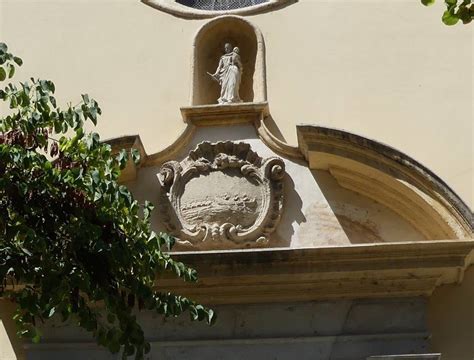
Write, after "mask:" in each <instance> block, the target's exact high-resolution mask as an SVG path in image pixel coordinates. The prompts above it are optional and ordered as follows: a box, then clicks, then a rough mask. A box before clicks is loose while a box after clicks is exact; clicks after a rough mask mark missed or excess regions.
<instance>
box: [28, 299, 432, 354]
mask: <svg viewBox="0 0 474 360" xmlns="http://www.w3.org/2000/svg"><path fill="white" fill-rule="evenodd" d="M425 310H426V301H425V299H422V298H401V299H394V300H382V299H379V300H337V301H322V302H301V303H279V304H275V303H265V304H258V305H257V304H249V305H233V306H217V307H216V311H217V313H218V316H219V320H218V322H217V323H216V324H215V325H214V326H211V327H210V326H207V325H206V324H203V323H191V322H190V321H189V319H187V318H185V317H181V318H176V319H172V318H169V319H163V318H161V317H160V316H159V315H158V314H156V313H149V312H140V313H138V314H137V316H138V318H139V321H140V322H141V323H142V324H143V327H144V330H145V333H146V334H148V336H149V337H148V339H149V340H150V341H151V343H152V352H151V353H150V354H149V355H147V357H146V359H173V360H176V359H179V360H187V359H192V360H200V359H203V360H208V359H221V360H234V359H235V360H241V359H248V360H254V359H255V360H257V359H258V360H262V359H264V360H266V359H277V360H293V359H303V360H314V359H318V360H365V359H366V358H367V357H368V356H371V355H376V354H387V353H388V354H406V353H426V352H427V348H428V345H429V334H428V333H427V332H426V325H425ZM43 332H44V334H45V338H44V343H41V344H39V345H32V346H30V347H29V348H28V358H29V359H33V360H37V359H48V360H56V359H61V360H62V359H65V358H67V359H70V360H75V359H81V360H82V359H109V358H113V357H111V356H110V355H109V354H107V353H106V352H104V351H101V349H99V348H98V347H97V345H95V344H94V343H93V342H91V341H90V338H89V335H87V334H84V333H82V332H79V331H78V330H77V328H74V327H71V326H65V325H62V324H59V323H58V324H57V325H56V326H51V325H48V327H47V328H44V329H43ZM430 360H431V359H430Z"/></svg>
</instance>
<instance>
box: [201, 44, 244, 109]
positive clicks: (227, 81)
mask: <svg viewBox="0 0 474 360" xmlns="http://www.w3.org/2000/svg"><path fill="white" fill-rule="evenodd" d="M224 51H225V54H224V55H222V56H221V58H220V60H219V65H218V66H217V70H216V72H215V73H214V74H211V73H208V74H209V75H210V76H211V77H212V78H213V79H214V80H215V81H217V82H218V83H219V85H220V86H221V95H220V97H219V99H217V102H218V103H219V104H229V103H239V102H242V100H241V99H240V96H239V88H240V79H241V77H242V70H243V68H242V62H241V61H240V55H239V52H240V51H239V48H238V47H234V48H233V49H232V45H231V44H229V43H227V44H225V46H224Z"/></svg>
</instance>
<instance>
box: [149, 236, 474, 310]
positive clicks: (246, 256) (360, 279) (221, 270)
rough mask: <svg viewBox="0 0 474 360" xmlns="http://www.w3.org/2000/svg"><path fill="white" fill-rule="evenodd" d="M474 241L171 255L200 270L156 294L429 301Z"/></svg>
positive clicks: (458, 274) (458, 273)
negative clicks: (421, 298) (188, 279)
mask: <svg viewBox="0 0 474 360" xmlns="http://www.w3.org/2000/svg"><path fill="white" fill-rule="evenodd" d="M473 249H474V241H473V240H465V241H460V240H458V241H449V240H448V241H446V240H438V241H426V242H404V243H386V244H370V245H354V246H347V247H327V248H305V249H267V250H251V251H248V250H241V251H200V252H178V253H173V256H174V258H175V259H176V260H179V261H182V262H184V263H186V264H188V265H190V266H193V267H194V268H195V269H197V270H198V273H199V281H198V283H197V284H188V283H183V282H182V281H179V280H175V279H171V278H167V277H164V278H159V279H157V286H158V287H159V288H160V290H166V291H171V292H176V293H179V294H181V295H185V296H189V297H191V298H193V299H196V300H198V301H201V302H204V303H208V304H232V303H263V302H286V301H312V300H325V299H338V298H384V297H409V296H429V295H431V293H432V292H433V291H434V289H435V288H436V287H437V286H439V285H442V284H450V283H459V282H461V281H462V278H463V274H464V271H465V270H466V268H467V267H468V265H469V264H470V263H471V262H472V257H473Z"/></svg>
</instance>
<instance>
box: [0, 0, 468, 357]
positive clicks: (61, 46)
mask: <svg viewBox="0 0 474 360" xmlns="http://www.w3.org/2000/svg"><path fill="white" fill-rule="evenodd" d="M0 11H1V15H0V17H1V18H0V19H1V21H2V24H1V28H0V30H1V32H2V35H5V41H6V42H8V43H9V44H10V46H11V48H12V49H13V50H14V51H15V52H18V54H19V55H20V56H22V57H23V58H24V59H25V60H28V61H26V64H25V66H24V67H23V68H22V69H21V73H19V75H20V76H25V77H28V76H29V75H31V74H35V76H36V75H39V76H41V77H47V78H51V79H53V80H54V81H55V82H56V85H57V89H58V94H60V95H59V96H64V100H65V101H66V100H70V99H71V98H74V97H75V96H77V95H78V94H80V93H81V92H85V91H87V92H89V93H90V94H91V95H93V96H94V98H96V99H97V100H98V101H99V103H100V104H101V107H102V109H103V111H104V115H103V119H102V121H101V122H100V123H99V128H98V132H99V133H100V134H101V137H102V138H103V139H104V141H107V142H108V143H109V144H111V146H112V147H113V148H114V149H116V150H117V151H118V150H120V149H122V148H125V149H137V150H139V152H140V153H141V155H142V156H141V157H142V160H141V162H140V164H139V165H133V164H132V163H130V164H129V165H128V166H127V168H126V169H125V170H124V172H123V174H122V181H123V183H124V184H125V185H127V187H129V189H130V190H131V191H132V192H133V194H134V196H135V197H136V198H137V199H139V200H141V201H145V200H150V201H152V202H153V203H155V204H156V205H157V207H156V210H155V211H154V215H153V218H152V226H153V227H154V229H155V230H157V231H166V232H168V233H170V234H172V235H174V236H175V237H176V239H177V243H176V245H175V247H174V249H173V255H174V256H175V257H176V258H177V259H180V261H183V262H184V263H186V264H189V265H191V266H192V267H194V268H195V269H196V270H198V273H199V281H198V283H197V284H187V283H182V282H179V281H177V280H174V279H171V278H167V277H160V278H158V279H157V286H158V287H159V288H161V289H163V290H169V291H173V292H176V293H179V294H183V295H186V296H188V297H190V298H193V299H196V300H198V301H200V302H201V303H203V304H206V305H209V306H212V307H213V308H215V309H216V311H217V314H218V321H217V323H216V324H215V325H214V326H211V327H209V326H207V325H205V324H198V323H191V322H189V321H188V319H187V317H186V318H185V317H182V318H176V319H162V318H161V317H160V316H158V315H157V314H151V313H148V312H146V311H144V312H139V313H137V316H138V317H139V318H140V320H141V323H142V324H143V327H144V330H145V333H146V334H147V336H148V338H149V340H150V342H151V344H152V351H151V353H150V354H149V355H147V356H148V357H147V359H223V360H227V359H279V360H280V359H281V360H285V359H294V358H297V359H321V360H326V359H327V360H366V359H367V360H369V359H371V360H382V359H384V360H389V359H412V360H413V359H420V360H421V359H424V360H427V359H429V360H434V359H443V360H471V359H473V358H474V348H473V341H472V340H473V338H474V320H473V318H474V309H473V308H474V306H473V300H474V267H472V266H471V265H472V263H473V262H474V241H473V226H474V225H473V215H472V210H471V209H472V204H473V193H472V184H473V169H472V163H473V154H472V141H473V132H472V106H471V105H472V81H471V77H472V30H471V29H470V28H469V26H465V27H464V26H462V25H459V26H456V27H446V26H445V25H443V24H442V23H441V21H440V14H441V13H442V4H437V5H436V6H434V7H433V8H424V7H422V5H421V4H419V3H418V2H417V1H414V2H413V3H411V2H410V3H409V2H402V1H389V2H361V1H345V2H343V1H334V2H325V1H319V0H300V1H292V0H266V1H265V0H242V1H240V0H239V1H236V0H234V1H218V0H214V1H211V0H193V1H190V0H182V1H181V0H180V1H173V0H143V3H141V2H139V1H137V0H123V1H117V2H110V1H97V2H93V3H91V2H81V1H65V2H64V3H60V4H58V3H57V2H53V1H45V2H43V3H40V2H9V1H0ZM22 17H27V18H28V19H31V20H30V21H28V24H25V25H24V26H21V27H19V26H17V25H16V24H17V22H18V21H19V19H20V18H22ZM65 19H68V20H67V21H66V20H65ZM38 28H40V29H44V30H43V31H42V32H37V30H36V29H38ZM40 37H42V40H40ZM45 39H46V40H45ZM447 49H449V50H447ZM53 52H55V55H54V57H52V56H51V53H53ZM0 306H3V307H0V309H1V311H0V319H1V321H2V324H3V328H0V345H1V347H2V350H0V359H1V360H3V358H2V356H4V358H5V359H9V360H10V359H16V358H17V357H18V358H26V359H35V360H36V359H48V360H49V359H52V360H55V359H65V358H69V359H71V360H72V359H115V358H117V356H114V355H111V354H109V353H108V352H107V350H104V349H101V348H99V347H98V346H97V345H95V343H94V342H93V341H92V340H91V338H90V337H89V336H88V334H87V333H84V332H82V331H80V330H79V329H77V328H75V327H74V326H71V325H70V324H63V323H60V322H59V321H58V322H55V321H54V320H53V321H52V322H50V323H47V324H45V325H44V328H43V333H44V339H43V341H42V342H41V343H40V344H29V343H20V342H19V341H18V340H17V339H15V338H14V336H13V335H14V331H13V330H12V324H11V321H10V320H11V319H9V317H8V316H9V315H8V314H9V311H10V309H9V308H7V306H6V305H2V304H1V303H0ZM12 331H13V333H12ZM12 334H13V335H12ZM2 351H3V353H2Z"/></svg>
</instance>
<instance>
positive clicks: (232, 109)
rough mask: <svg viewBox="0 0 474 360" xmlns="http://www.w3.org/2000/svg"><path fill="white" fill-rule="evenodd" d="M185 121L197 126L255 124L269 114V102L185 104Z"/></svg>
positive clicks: (183, 108)
mask: <svg viewBox="0 0 474 360" xmlns="http://www.w3.org/2000/svg"><path fill="white" fill-rule="evenodd" d="M181 115H182V117H183V121H184V122H186V123H188V124H192V125H195V126H221V125H237V124H248V123H250V124H253V123H254V122H260V121H261V120H263V119H264V118H265V116H266V115H268V103H267V102H266V101H264V102H260V103H235V104H226V105H220V104H211V105H197V106H185V107H182V108H181Z"/></svg>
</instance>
